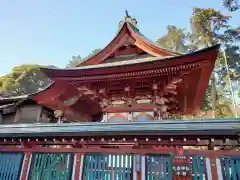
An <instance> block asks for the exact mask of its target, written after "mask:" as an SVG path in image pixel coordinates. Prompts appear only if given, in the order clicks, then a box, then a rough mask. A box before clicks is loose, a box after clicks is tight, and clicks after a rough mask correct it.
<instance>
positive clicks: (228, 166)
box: [221, 157, 240, 180]
mask: <svg viewBox="0 0 240 180" xmlns="http://www.w3.org/2000/svg"><path fill="white" fill-rule="evenodd" d="M221 164H222V172H223V173H222V174H223V179H226V180H239V179H240V157H239V158H231V157H225V158H221Z"/></svg>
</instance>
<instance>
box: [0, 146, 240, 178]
mask: <svg viewBox="0 0 240 180" xmlns="http://www.w3.org/2000/svg"><path fill="white" fill-rule="evenodd" d="M107 151H108V152H104V153H102V152H101V150H97V149H91V148H90V149H84V148H83V149H82V148H29V149H23V148H19V149H17V148H15V149H13V148H6V149H0V179H1V180H19V179H20V180H27V179H29V180H40V179H41V180H42V179H56V180H58V179H59V180H60V179H61V180H94V179H96V180H97V179H99V180H100V179H101V180H117V179H119V180H155V179H156V180H158V179H166V180H190V179H194V180H205V179H207V180H239V179H240V152H238V151H232V150H231V151H230V150H229V151H226V150H218V151H213V150H186V151H184V153H183V155H176V154H175V155H173V152H172V150H164V151H163V150H147V149H144V150H134V149H125V150H119V149H118V150H116V149H111V148H109V149H108V150H107Z"/></svg>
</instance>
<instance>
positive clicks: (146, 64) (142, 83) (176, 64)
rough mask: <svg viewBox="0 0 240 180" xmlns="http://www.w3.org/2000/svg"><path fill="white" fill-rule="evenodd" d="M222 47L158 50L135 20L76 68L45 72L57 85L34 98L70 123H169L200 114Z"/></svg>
mask: <svg viewBox="0 0 240 180" xmlns="http://www.w3.org/2000/svg"><path fill="white" fill-rule="evenodd" d="M218 50H219V45H215V46H213V47H210V48H206V49H202V50H199V51H196V52H193V53H189V54H178V53H175V52H171V51H168V50H166V49H163V48H161V47H159V46H158V44H156V43H155V42H153V41H151V40H149V39H147V38H146V37H145V36H144V35H143V34H142V33H141V32H140V30H139V29H138V24H137V21H136V19H134V18H131V17H130V16H129V15H127V16H126V17H125V20H124V21H121V22H120V23H119V30H118V32H117V35H116V36H115V37H114V38H113V40H112V41H111V42H110V43H109V44H108V45H107V46H106V47H105V48H103V49H102V50H101V51H100V52H99V53H97V54H96V55H94V56H91V57H89V58H88V59H86V60H85V61H83V62H82V63H80V64H79V65H78V67H76V68H68V69H57V68H55V69H54V68H42V69H41V70H42V72H44V73H45V74H46V75H47V76H48V77H49V78H51V79H52V80H53V81H54V83H53V84H52V86H50V87H49V88H47V89H46V90H44V91H42V92H39V93H38V94H37V95H35V96H34V97H33V99H34V100H36V101H37V102H38V103H39V104H42V105H44V106H46V107H49V108H50V109H55V110H59V111H61V112H62V115H63V117H65V118H67V119H69V120H73V119H74V120H77V121H79V122H81V121H85V122H89V121H94V122H95V121H102V122H122V121H148V120H164V119H168V118H169V117H173V116H182V115H194V114H196V113H199V109H200V107H201V105H202V100H203V96H204V93H205V90H206V87H207V85H208V82H209V78H210V76H211V73H212V71H213V68H214V65H215V61H216V58H217V55H218Z"/></svg>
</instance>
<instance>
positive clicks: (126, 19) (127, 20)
mask: <svg viewBox="0 0 240 180" xmlns="http://www.w3.org/2000/svg"><path fill="white" fill-rule="evenodd" d="M125 14H126V15H125V17H124V20H123V21H120V22H119V25H118V31H117V32H119V30H120V29H121V28H122V26H123V24H124V23H129V24H131V25H132V26H134V27H135V28H137V20H136V19H135V18H132V17H131V16H130V15H129V14H128V11H127V9H126V10H125Z"/></svg>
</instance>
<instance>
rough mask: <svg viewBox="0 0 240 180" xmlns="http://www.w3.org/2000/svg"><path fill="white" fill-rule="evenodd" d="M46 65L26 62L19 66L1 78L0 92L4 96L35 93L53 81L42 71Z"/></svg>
mask: <svg viewBox="0 0 240 180" xmlns="http://www.w3.org/2000/svg"><path fill="white" fill-rule="evenodd" d="M41 67H44V66H40V65H35V64H25V65H22V66H17V67H14V68H13V69H12V71H11V72H10V73H9V74H7V75H5V76H2V77H1V78H0V93H1V94H2V95H3V96H18V95H24V94H31V93H35V92H37V91H39V90H42V89H44V88H45V87H46V86H47V85H49V83H50V82H51V81H50V79H49V78H47V77H46V76H45V75H44V74H43V73H42V72H41V71H40V68H41Z"/></svg>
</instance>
